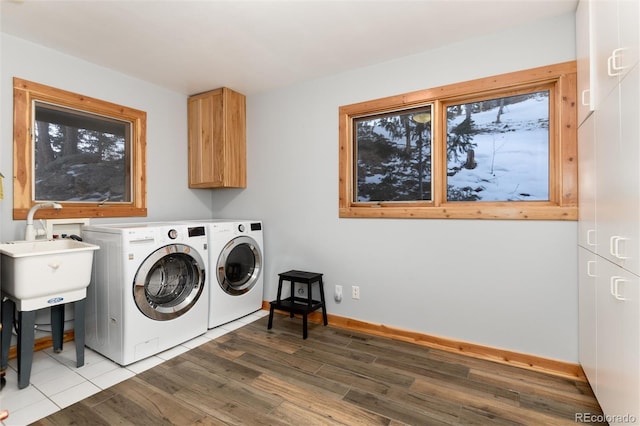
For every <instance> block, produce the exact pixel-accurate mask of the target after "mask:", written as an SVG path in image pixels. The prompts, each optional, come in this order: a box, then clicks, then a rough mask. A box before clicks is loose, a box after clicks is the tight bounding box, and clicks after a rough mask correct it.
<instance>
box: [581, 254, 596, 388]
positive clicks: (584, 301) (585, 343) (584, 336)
mask: <svg viewBox="0 0 640 426" xmlns="http://www.w3.org/2000/svg"><path fill="white" fill-rule="evenodd" d="M596 258H597V256H596V254H595V253H593V252H591V251H589V250H586V249H584V248H582V247H578V268H579V269H578V283H579V287H578V318H579V321H578V324H579V325H580V329H579V334H578V335H579V354H580V365H581V366H582V369H583V370H584V372H585V374H586V375H587V379H589V384H590V385H591V387H592V388H593V389H594V391H595V389H596V387H597V386H598V375H597V363H596V361H597V349H598V346H597V344H598V341H597V321H596V320H597V315H596V273H597V269H596V268H597V264H596Z"/></svg>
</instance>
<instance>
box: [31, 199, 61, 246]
mask: <svg viewBox="0 0 640 426" xmlns="http://www.w3.org/2000/svg"><path fill="white" fill-rule="evenodd" d="M47 207H50V208H54V209H61V208H62V206H61V205H60V204H58V203H54V202H48V203H40V204H36V205H34V206H33V207H31V209H29V213H28V214H27V226H26V227H25V229H24V239H25V240H27V241H35V239H36V238H37V237H39V236H41V235H44V234H45V230H44V229H38V230H36V228H35V227H34V226H33V216H34V215H35V214H36V210H39V209H42V208H47Z"/></svg>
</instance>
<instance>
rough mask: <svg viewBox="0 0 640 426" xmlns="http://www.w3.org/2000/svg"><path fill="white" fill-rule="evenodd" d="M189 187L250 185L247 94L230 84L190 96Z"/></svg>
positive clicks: (237, 186) (242, 186)
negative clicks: (247, 164) (247, 144)
mask: <svg viewBox="0 0 640 426" xmlns="http://www.w3.org/2000/svg"><path fill="white" fill-rule="evenodd" d="M188 115H189V188H246V186H247V167H246V152H247V149H246V139H247V137H246V134H247V133H246V98H245V96H244V95H242V94H240V93H238V92H235V91H233V90H231V89H228V88H220V89H216V90H212V91H210V92H205V93H200V94H198V95H193V96H190V97H189V101H188Z"/></svg>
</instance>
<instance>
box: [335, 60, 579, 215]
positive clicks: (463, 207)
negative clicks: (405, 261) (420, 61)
mask: <svg viewBox="0 0 640 426" xmlns="http://www.w3.org/2000/svg"><path fill="white" fill-rule="evenodd" d="M576 84H577V77H576V62H575V61H569V62H564V63H560V64H555V65H549V66H544V67H538V68H533V69H529V70H525V71H517V72H512V73H507V74H502V75H498V76H492V77H487V78H481V79H477V80H471V81H467V82H463V83H456V84H451V85H446V86H441V87H436V88H431V89H425V90H419V91H416V92H411V93H405V94H402V95H395V96H390V97H387V98H381V99H375V100H371V101H366V102H360V103H356V104H351V105H345V106H341V107H340V108H339V122H338V131H339V163H338V168H339V181H338V184H339V199H338V206H339V217H345V218H349V217H350V218H358V217H360V218H440V219H529V220H532V219H533V220H577V219H578V165H577V105H576V97H577V94H576V93H577V92H576V90H577V89H576ZM541 85H551V86H552V88H551V91H550V110H549V115H550V122H551V121H552V120H553V122H554V123H555V125H553V126H550V127H549V140H550V144H549V201H509V202H490V201H474V202H461V201H456V202H446V194H445V193H444V192H445V189H446V182H447V181H446V125H447V123H446V114H445V113H444V109H445V108H446V105H447V104H449V103H452V102H454V101H455V100H457V99H461V98H464V99H469V98H471V97H475V96H478V97H480V96H482V97H484V96H490V95H492V94H501V93H503V92H504V91H505V90H509V89H514V90H517V89H518V88H523V87H536V86H541ZM551 99H554V100H555V102H554V101H552V100H551ZM426 103H433V105H434V112H433V117H434V121H433V126H434V128H433V135H434V137H433V141H432V144H433V145H432V158H433V164H432V168H433V171H432V173H433V180H432V191H433V196H432V198H433V201H432V202H416V203H384V202H381V203H358V202H354V201H353V194H354V191H355V189H354V187H353V185H354V182H353V181H354V167H355V164H354V146H353V136H352V135H353V128H352V123H353V118H354V117H361V116H366V115H372V114H379V113H383V112H385V111H393V110H404V109H409V108H414V107H417V106H420V105H422V104H426Z"/></svg>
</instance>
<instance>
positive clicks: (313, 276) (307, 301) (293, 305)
mask: <svg viewBox="0 0 640 426" xmlns="http://www.w3.org/2000/svg"><path fill="white" fill-rule="evenodd" d="M278 275H279V276H280V280H279V281H278V297H277V299H276V300H274V301H272V302H271V303H270V305H271V308H270V309H269V325H267V329H268V330H271V327H272V325H273V311H274V310H275V309H279V310H282V311H286V312H289V317H291V318H293V314H300V315H302V338H303V339H306V338H307V315H308V314H309V313H311V312H313V311H315V310H317V309H319V308H322V319H323V321H324V325H327V324H328V322H327V307H326V305H325V302H324V287H323V285H322V274H318V273H315V272H305V271H296V270H292V271H288V272H283V273H281V274H278ZM283 281H290V282H291V296H290V297H287V298H286V299H282V297H281V296H282V283H283ZM296 283H298V284H306V286H307V298H303V297H295V294H296V293H295V284H296ZM314 283H318V286H319V288H320V300H319V301H318V300H313V299H312V298H311V288H312V284H314Z"/></svg>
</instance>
